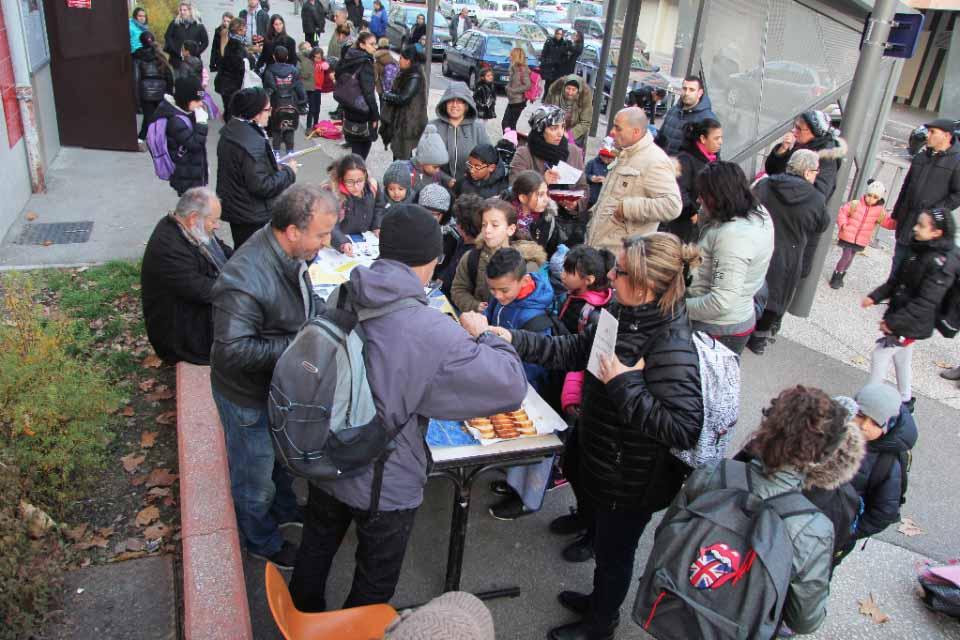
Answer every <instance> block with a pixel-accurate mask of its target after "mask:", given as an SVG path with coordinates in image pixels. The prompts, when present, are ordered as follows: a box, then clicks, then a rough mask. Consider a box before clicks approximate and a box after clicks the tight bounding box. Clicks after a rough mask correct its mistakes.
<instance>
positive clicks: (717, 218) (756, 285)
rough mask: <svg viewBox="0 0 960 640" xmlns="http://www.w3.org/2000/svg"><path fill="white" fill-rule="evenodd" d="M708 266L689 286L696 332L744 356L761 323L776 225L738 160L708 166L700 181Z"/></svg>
mask: <svg viewBox="0 0 960 640" xmlns="http://www.w3.org/2000/svg"><path fill="white" fill-rule="evenodd" d="M696 180H697V189H698V191H699V193H700V215H701V216H702V218H703V219H702V220H699V221H698V222H699V223H700V226H701V233H700V243H699V244H700V253H701V255H702V256H703V262H702V263H701V264H700V267H699V268H698V269H697V270H696V272H694V274H693V282H692V283H691V284H690V286H689V287H688V288H687V312H688V313H689V314H690V320H691V322H692V324H693V328H694V329H696V330H698V331H704V332H706V333H708V334H710V335H711V336H713V337H715V338H716V339H717V340H719V341H720V342H722V343H723V344H725V345H726V346H727V347H729V348H730V349H731V350H732V351H733V352H734V353H737V354H740V353H741V352H742V351H743V348H744V346H746V344H747V340H749V339H750V334H751V333H752V332H753V328H754V325H755V323H756V311H755V305H754V298H755V297H756V296H757V294H758V292H760V290H761V289H762V288H763V286H764V281H765V279H766V276H767V267H769V266H770V257H771V256H772V255H773V221H772V220H771V218H770V214H769V213H767V211H766V209H764V208H763V206H762V205H761V204H760V203H759V202H757V199H756V198H754V196H753V194H752V193H751V192H750V184H749V183H748V182H747V178H746V176H745V175H744V173H743V170H742V169H741V168H740V165H737V164H734V163H732V162H722V161H720V162H713V163H710V164H708V165H707V166H706V167H704V168H703V170H702V171H701V172H700V174H699V175H698V176H697V178H696Z"/></svg>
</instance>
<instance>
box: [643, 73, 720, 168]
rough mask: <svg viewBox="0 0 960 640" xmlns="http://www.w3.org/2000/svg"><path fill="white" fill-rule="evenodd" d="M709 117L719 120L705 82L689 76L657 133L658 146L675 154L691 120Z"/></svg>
mask: <svg viewBox="0 0 960 640" xmlns="http://www.w3.org/2000/svg"><path fill="white" fill-rule="evenodd" d="M707 118H713V119H714V120H719V118H717V116H716V114H714V113H713V106H712V105H711V104H710V96H708V95H707V94H706V93H704V91H703V83H702V82H701V81H700V78H699V77H698V76H687V77H686V78H684V79H683V84H682V85H680V97H679V99H678V100H677V102H676V103H675V104H674V105H673V106H672V107H670V110H669V111H667V115H665V116H664V117H663V122H662V123H661V124H660V132H659V133H658V134H657V146H659V147H660V148H661V149H663V150H664V151H666V152H667V154H668V155H671V156H675V155H677V152H678V151H680V146H681V145H682V144H683V139H684V130H685V128H686V126H687V125H688V124H690V123H691V122H700V121H701V120H705V119H707Z"/></svg>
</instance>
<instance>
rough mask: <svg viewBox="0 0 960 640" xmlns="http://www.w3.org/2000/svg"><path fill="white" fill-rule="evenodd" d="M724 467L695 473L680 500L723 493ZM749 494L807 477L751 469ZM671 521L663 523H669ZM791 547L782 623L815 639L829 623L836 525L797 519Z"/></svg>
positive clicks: (815, 517) (792, 485) (756, 465)
mask: <svg viewBox="0 0 960 640" xmlns="http://www.w3.org/2000/svg"><path fill="white" fill-rule="evenodd" d="M720 468H721V467H720V465H716V464H713V465H708V466H706V467H702V468H700V469H698V470H697V471H696V472H694V473H693V474H692V475H691V476H690V478H689V480H687V483H686V484H685V485H684V487H683V489H681V492H682V494H683V496H682V497H678V500H681V501H685V503H686V504H689V503H690V502H692V501H693V500H694V499H695V498H697V497H698V496H700V495H702V494H705V493H707V492H709V491H713V490H716V489H720V488H722V487H723V486H724V485H723V480H722V478H721V474H720V471H719V470H720ZM748 472H749V474H750V476H749V477H750V480H751V492H752V493H753V494H754V495H755V496H757V497H758V498H761V499H766V498H772V497H773V496H776V495H780V494H782V493H786V492H788V491H799V490H800V489H801V488H802V487H803V483H804V480H805V477H804V474H803V473H802V472H800V471H796V470H793V469H789V468H787V469H781V470H779V471H774V472H772V473H767V472H766V471H765V470H764V468H763V464H762V463H761V462H760V461H758V460H754V461H752V462H750V463H749V468H748ZM669 517H670V516H669V512H668V515H667V516H665V518H669ZM784 526H785V527H786V531H787V535H788V536H789V537H790V541H791V542H792V543H793V575H792V576H791V578H790V588H789V590H788V592H787V599H786V602H785V603H784V606H783V622H784V624H786V625H787V626H789V627H790V628H791V629H792V630H793V631H795V632H797V633H812V632H813V631H815V630H816V629H817V628H818V627H819V626H820V625H821V624H823V621H824V619H825V618H826V617H827V599H828V598H829V596H830V574H831V564H832V558H833V524H832V523H831V522H830V520H829V518H827V516H825V515H823V514H822V513H816V514H804V515H798V516H795V517H793V518H787V519H785V520H784Z"/></svg>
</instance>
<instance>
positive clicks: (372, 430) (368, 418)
mask: <svg viewBox="0 0 960 640" xmlns="http://www.w3.org/2000/svg"><path fill="white" fill-rule="evenodd" d="M352 298H353V293H352V288H351V285H350V283H345V284H343V285H341V286H340V287H338V288H337V289H336V290H334V292H333V293H332V294H331V295H330V298H329V299H328V300H327V308H328V310H333V309H336V312H332V311H331V313H328V314H327V316H326V317H316V318H312V319H311V320H309V321H308V322H307V323H306V324H304V326H303V327H302V328H301V329H300V331H299V332H298V333H297V335H296V337H295V338H294V339H293V342H291V343H290V345H289V346H287V348H286V349H285V350H284V352H283V354H282V355H281V356H280V359H279V360H278V361H277V364H276V366H275V367H274V370H273V378H272V380H271V381H270V393H269V396H268V402H267V410H268V415H269V419H270V435H271V437H272V439H273V446H274V450H275V451H276V455H277V458H278V459H279V460H280V461H281V462H282V463H283V464H284V466H286V467H287V469H289V470H290V472H291V473H293V474H294V475H296V476H300V477H303V478H307V479H308V480H332V479H336V478H340V477H346V476H349V475H351V474H354V473H356V472H358V471H361V470H363V469H364V468H365V467H366V466H367V465H369V464H370V463H375V467H374V469H375V472H376V473H375V474H374V475H375V479H376V478H377V476H381V477H382V475H381V474H382V471H383V463H384V461H385V460H386V457H387V456H388V455H389V453H390V451H391V450H392V448H393V439H394V438H395V437H396V435H397V434H396V433H394V432H392V431H391V430H390V429H389V428H388V427H387V425H385V424H384V423H383V421H382V420H381V419H380V416H378V415H377V410H376V407H375V406H374V402H373V394H372V393H371V391H370V385H369V383H368V381H367V372H366V366H365V364H364V355H363V350H364V341H365V339H364V334H363V329H362V325H363V322H364V321H366V320H370V319H371V318H377V317H380V316H383V315H386V314H388V313H392V312H393V311H396V310H398V309H402V308H405V307H415V306H420V305H421V303H420V302H417V301H416V300H413V299H410V298H408V299H404V300H398V301H396V302H394V303H392V304H389V305H386V306H384V307H381V308H379V309H367V308H359V309H358V308H356V307H355V306H354V305H353V303H352ZM375 492H376V493H377V494H379V487H376V488H375ZM377 498H379V496H377ZM374 502H376V500H375V501H374ZM371 507H372V508H373V509H375V508H376V507H375V505H371Z"/></svg>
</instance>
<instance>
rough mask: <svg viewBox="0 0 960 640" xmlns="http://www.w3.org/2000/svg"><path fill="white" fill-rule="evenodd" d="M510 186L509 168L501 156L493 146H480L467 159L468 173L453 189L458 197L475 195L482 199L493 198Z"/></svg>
mask: <svg viewBox="0 0 960 640" xmlns="http://www.w3.org/2000/svg"><path fill="white" fill-rule="evenodd" d="M509 186H510V181H509V177H508V176H507V168H506V166H505V165H504V164H503V162H501V161H500V154H499V153H497V150H496V148H495V147H494V146H493V145H491V144H478V145H477V146H475V147H474V148H473V151H471V152H470V157H469V158H467V172H466V173H465V174H464V176H463V179H462V180H459V181H457V183H456V184H455V185H454V187H453V192H454V195H455V196H456V197H459V196H461V195H463V194H465V193H474V194H476V195H478V196H480V197H481V198H493V197H495V196H498V195H500V194H501V193H503V192H504V191H505V190H506V189H507V187H509Z"/></svg>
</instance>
